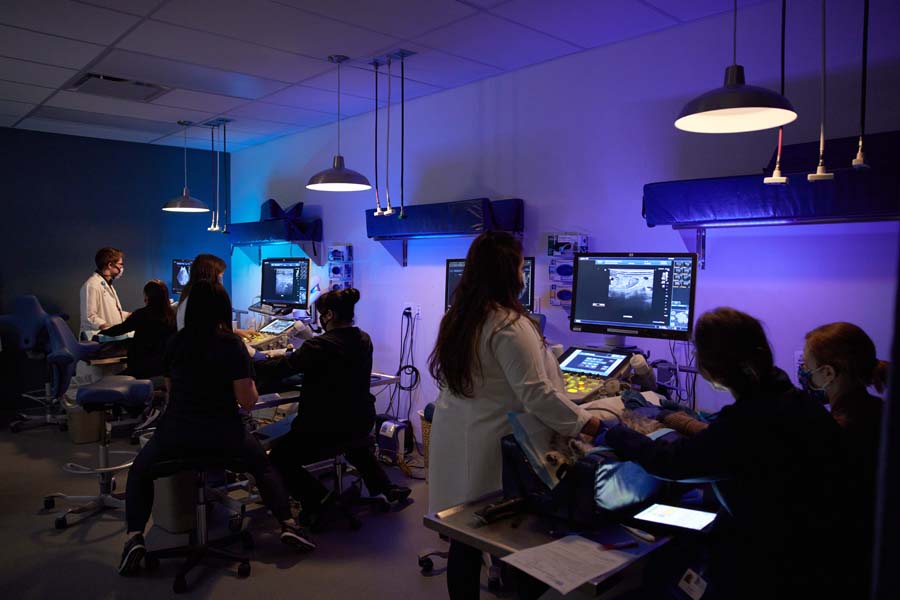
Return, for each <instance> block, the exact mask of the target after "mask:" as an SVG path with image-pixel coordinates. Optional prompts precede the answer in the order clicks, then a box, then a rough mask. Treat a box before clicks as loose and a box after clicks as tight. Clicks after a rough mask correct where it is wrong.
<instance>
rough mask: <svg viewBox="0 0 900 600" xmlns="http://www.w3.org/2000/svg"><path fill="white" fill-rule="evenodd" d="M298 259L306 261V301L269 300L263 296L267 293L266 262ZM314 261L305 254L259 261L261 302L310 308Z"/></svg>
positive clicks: (284, 306)
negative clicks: (265, 286) (264, 276)
mask: <svg viewBox="0 0 900 600" xmlns="http://www.w3.org/2000/svg"><path fill="white" fill-rule="evenodd" d="M297 261H306V302H304V303H302V304H301V303H299V302H269V301H268V300H265V299H264V298H263V295H264V294H265V289H264V285H263V273H264V272H265V268H266V263H268V264H272V263H275V264H277V263H284V262H297ZM311 269H312V261H310V259H309V258H306V257H303V256H288V257H283V258H264V259H262V262H260V263H259V301H260V303H261V304H268V305H269V306H274V307H276V308H288V307H290V308H297V309H300V310H309V290H310V281H311V280H312V270H311Z"/></svg>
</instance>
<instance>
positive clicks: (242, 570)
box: [238, 560, 250, 579]
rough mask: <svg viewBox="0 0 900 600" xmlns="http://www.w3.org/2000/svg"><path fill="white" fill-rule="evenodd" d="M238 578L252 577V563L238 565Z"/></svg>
mask: <svg viewBox="0 0 900 600" xmlns="http://www.w3.org/2000/svg"><path fill="white" fill-rule="evenodd" d="M238 577H240V578H241V579H244V578H245V577H250V562H249V561H246V560H245V561H244V562H242V563H241V564H239V565H238Z"/></svg>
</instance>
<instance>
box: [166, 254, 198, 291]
mask: <svg viewBox="0 0 900 600" xmlns="http://www.w3.org/2000/svg"><path fill="white" fill-rule="evenodd" d="M193 262H194V260H193V259H191V258H175V259H172V287H171V293H172V295H173V296H177V295H179V294H181V291H182V290H183V289H184V286H186V285H187V283H188V281H190V279H191V263H193Z"/></svg>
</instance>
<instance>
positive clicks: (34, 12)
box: [0, 0, 139, 45]
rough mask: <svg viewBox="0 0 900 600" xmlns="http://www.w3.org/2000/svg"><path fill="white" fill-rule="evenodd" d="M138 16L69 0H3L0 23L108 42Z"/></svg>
mask: <svg viewBox="0 0 900 600" xmlns="http://www.w3.org/2000/svg"><path fill="white" fill-rule="evenodd" d="M138 21H139V19H138V17H135V16H132V15H125V14H122V13H120V12H114V11H111V10H106V9H104V8H98V7H96V6H89V5H87V4H80V3H77V2H69V0H40V1H39V2H36V1H35V0H4V2H2V3H0V23H5V24H7V25H14V26H16V27H23V28H25V29H30V30H32V31H40V32H42V33H49V34H51V35H60V36H63V37H67V38H72V39H76V40H83V41H85V42H94V43H95V44H103V45H108V44H111V43H113V42H114V41H116V39H118V37H119V36H120V35H122V34H123V33H125V32H126V31H127V30H128V28H129V27H131V26H132V25H134V24H135V23H137V22H138Z"/></svg>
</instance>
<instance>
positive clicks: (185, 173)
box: [184, 125, 188, 196]
mask: <svg viewBox="0 0 900 600" xmlns="http://www.w3.org/2000/svg"><path fill="white" fill-rule="evenodd" d="M187 130H188V128H187V125H185V126H184V189H185V194H184V195H185V196H187V191H186V190H187V186H188V185H187Z"/></svg>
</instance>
